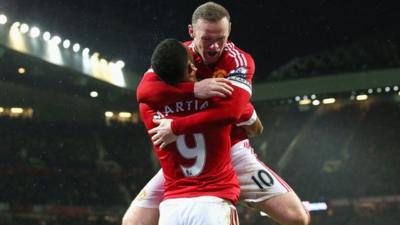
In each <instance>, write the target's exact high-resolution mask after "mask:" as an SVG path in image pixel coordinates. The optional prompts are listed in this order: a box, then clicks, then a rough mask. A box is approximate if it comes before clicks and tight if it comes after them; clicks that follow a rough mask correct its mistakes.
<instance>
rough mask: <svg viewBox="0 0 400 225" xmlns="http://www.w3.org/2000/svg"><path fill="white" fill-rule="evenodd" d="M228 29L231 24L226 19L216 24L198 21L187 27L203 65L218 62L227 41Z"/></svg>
mask: <svg viewBox="0 0 400 225" xmlns="http://www.w3.org/2000/svg"><path fill="white" fill-rule="evenodd" d="M230 29H231V24H230V22H229V21H228V19H227V18H226V17H224V18H223V19H221V20H220V21H218V22H211V21H207V20H203V19H199V20H197V22H196V23H195V24H193V25H189V34H190V36H191V37H192V38H193V41H194V45H195V47H196V51H197V52H198V53H199V54H200V56H201V57H202V58H203V61H204V63H205V64H213V63H216V62H217V61H218V59H219V57H220V56H221V54H222V51H223V50H224V47H225V44H226V42H227V41H228V37H229V33H230Z"/></svg>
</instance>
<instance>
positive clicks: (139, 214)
mask: <svg viewBox="0 0 400 225" xmlns="http://www.w3.org/2000/svg"><path fill="white" fill-rule="evenodd" d="M163 185H164V176H163V173H162V170H160V171H158V173H157V174H156V175H155V176H154V177H153V178H152V179H151V180H150V181H149V182H148V183H147V184H146V186H145V187H144V188H143V189H142V190H141V191H140V193H139V194H138V195H137V196H136V198H135V199H134V200H133V201H132V203H131V205H130V206H129V208H128V210H127V211H126V212H125V214H124V217H123V218H122V225H157V223H158V217H159V210H158V206H159V205H160V202H161V201H162V199H163V196H164V188H163Z"/></svg>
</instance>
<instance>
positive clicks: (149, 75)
mask: <svg viewBox="0 0 400 225" xmlns="http://www.w3.org/2000/svg"><path fill="white" fill-rule="evenodd" d="M157 80H159V78H158V76H157V74H156V73H155V72H154V70H153V69H152V68H151V67H150V68H149V69H147V71H146V72H144V74H143V76H142V79H141V80H140V82H139V85H138V90H140V89H141V87H146V86H147V85H149V84H148V83H149V82H151V81H157Z"/></svg>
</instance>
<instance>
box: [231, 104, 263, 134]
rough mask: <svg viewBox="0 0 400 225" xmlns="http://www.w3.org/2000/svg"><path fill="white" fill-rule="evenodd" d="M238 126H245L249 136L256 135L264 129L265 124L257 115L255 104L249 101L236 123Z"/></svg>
mask: <svg viewBox="0 0 400 225" xmlns="http://www.w3.org/2000/svg"><path fill="white" fill-rule="evenodd" d="M236 126H239V127H241V128H243V129H244V130H245V131H246V134H247V136H248V137H250V138H251V137H256V136H258V135H260V134H261V133H262V131H263V125H262V123H261V121H260V119H259V118H258V116H257V113H256V110H255V109H254V106H253V104H251V103H250V102H249V103H247V105H246V107H245V109H244V111H243V113H242V115H241V117H240V120H239V121H238V123H236Z"/></svg>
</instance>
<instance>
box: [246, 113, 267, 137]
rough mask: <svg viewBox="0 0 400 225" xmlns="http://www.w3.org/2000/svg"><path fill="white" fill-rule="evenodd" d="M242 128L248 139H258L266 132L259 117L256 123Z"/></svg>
mask: <svg viewBox="0 0 400 225" xmlns="http://www.w3.org/2000/svg"><path fill="white" fill-rule="evenodd" d="M242 128H243V129H244V130H245V131H246V134H247V137H249V138H252V137H257V136H258V135H260V134H261V133H262V132H263V130H264V127H263V125H262V123H261V120H260V119H259V118H258V117H257V118H256V121H255V122H254V123H253V124H251V125H243V126H242Z"/></svg>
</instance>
